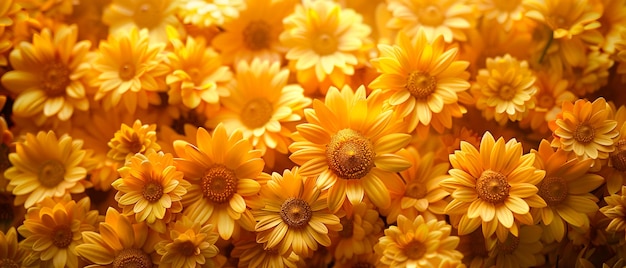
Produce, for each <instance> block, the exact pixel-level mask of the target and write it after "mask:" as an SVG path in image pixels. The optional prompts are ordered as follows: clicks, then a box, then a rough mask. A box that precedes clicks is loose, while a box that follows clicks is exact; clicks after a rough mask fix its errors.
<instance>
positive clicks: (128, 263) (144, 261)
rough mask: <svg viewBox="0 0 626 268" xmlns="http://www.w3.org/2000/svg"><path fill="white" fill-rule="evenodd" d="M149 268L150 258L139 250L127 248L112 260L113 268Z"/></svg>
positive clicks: (150, 264) (150, 265)
mask: <svg viewBox="0 0 626 268" xmlns="http://www.w3.org/2000/svg"><path fill="white" fill-rule="evenodd" d="M128 267H134V268H151V267H152V261H151V260H150V256H148V254H146V253H145V252H143V251H142V250H140V249H136V248H127V249H123V250H122V251H120V253H119V254H117V256H115V259H114V260H113V268H128Z"/></svg>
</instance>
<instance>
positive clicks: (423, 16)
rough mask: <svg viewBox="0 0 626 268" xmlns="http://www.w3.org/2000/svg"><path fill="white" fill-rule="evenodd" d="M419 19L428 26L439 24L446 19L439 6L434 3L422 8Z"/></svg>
mask: <svg viewBox="0 0 626 268" xmlns="http://www.w3.org/2000/svg"><path fill="white" fill-rule="evenodd" d="M418 19H419V21H420V23H421V24H423V25H426V26H439V25H441V24H443V21H444V19H445V17H444V15H443V14H442V13H441V10H439V7H437V6H434V5H429V6H427V7H426V8H423V9H422V10H420V12H419V14H418Z"/></svg>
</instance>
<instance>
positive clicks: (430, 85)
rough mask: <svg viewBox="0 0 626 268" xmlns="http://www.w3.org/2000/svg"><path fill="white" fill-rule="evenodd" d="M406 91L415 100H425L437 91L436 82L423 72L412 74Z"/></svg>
mask: <svg viewBox="0 0 626 268" xmlns="http://www.w3.org/2000/svg"><path fill="white" fill-rule="evenodd" d="M406 89H407V90H408V91H409V92H410V93H411V95H413V97H415V98H417V99H425V98H427V97H428V96H430V94H432V93H433V92H435V90H436V89H437V80H436V79H435V77H432V76H430V75H429V74H428V73H425V72H412V73H411V74H409V79H408V81H407V83H406Z"/></svg>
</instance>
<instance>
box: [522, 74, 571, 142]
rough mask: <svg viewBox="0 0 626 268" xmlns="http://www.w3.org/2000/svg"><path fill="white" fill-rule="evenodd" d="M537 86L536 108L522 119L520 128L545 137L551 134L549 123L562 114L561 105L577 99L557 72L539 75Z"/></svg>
mask: <svg viewBox="0 0 626 268" xmlns="http://www.w3.org/2000/svg"><path fill="white" fill-rule="evenodd" d="M535 86H536V87H537V89H538V91H537V94H535V102H536V105H535V108H534V109H531V110H530V111H529V113H528V116H526V117H524V118H522V120H521V121H520V126H522V127H524V128H530V129H532V130H533V132H536V133H539V134H541V135H544V136H545V135H546V134H548V133H549V132H550V128H549V127H548V122H550V121H552V120H554V119H556V116H557V114H559V113H560V112H561V104H562V103H563V102H564V101H571V102H574V101H576V99H577V98H576V95H574V93H572V92H571V91H570V90H568V89H569V88H568V81H567V80H565V79H563V78H561V74H559V73H557V72H540V73H538V74H537V80H536V81H535Z"/></svg>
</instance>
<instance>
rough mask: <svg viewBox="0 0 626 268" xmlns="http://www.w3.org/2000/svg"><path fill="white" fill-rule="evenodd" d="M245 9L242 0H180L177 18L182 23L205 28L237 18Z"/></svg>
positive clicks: (244, 2)
mask: <svg viewBox="0 0 626 268" xmlns="http://www.w3.org/2000/svg"><path fill="white" fill-rule="evenodd" d="M245 7H246V1H243V0H182V1H180V2H179V7H178V16H179V17H180V18H181V19H182V21H183V23H185V24H191V25H195V26H198V27H201V28H207V27H210V26H213V25H217V26H221V25H223V24H224V23H225V22H227V21H230V20H233V19H235V18H237V17H239V12H240V11H241V10H242V9H244V8H245Z"/></svg>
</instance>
